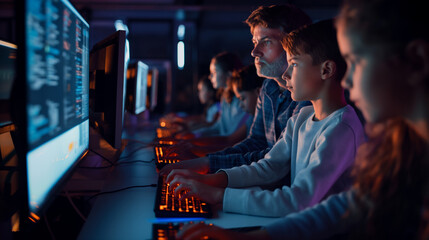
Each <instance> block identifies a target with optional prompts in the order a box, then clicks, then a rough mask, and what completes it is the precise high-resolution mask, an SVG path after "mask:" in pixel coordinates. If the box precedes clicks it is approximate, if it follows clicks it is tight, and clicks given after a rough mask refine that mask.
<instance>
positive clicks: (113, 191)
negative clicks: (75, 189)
mask: <svg viewBox="0 0 429 240" xmlns="http://www.w3.org/2000/svg"><path fill="white" fill-rule="evenodd" d="M156 186H157V184H149V185H138V186H130V187H125V188H121V189H117V190H112V191H106V192H99V193H97V194H94V195H92V196H91V197H89V198H88V200H87V201H90V200H91V199H93V198H95V197H98V196H100V195H103V194H109V193H116V192H120V191H124V190H127V189H131V188H145V187H156Z"/></svg>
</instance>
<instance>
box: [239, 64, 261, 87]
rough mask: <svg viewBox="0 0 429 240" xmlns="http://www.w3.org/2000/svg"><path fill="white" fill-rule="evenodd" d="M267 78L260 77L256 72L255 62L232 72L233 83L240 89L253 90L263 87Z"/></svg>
mask: <svg viewBox="0 0 429 240" xmlns="http://www.w3.org/2000/svg"><path fill="white" fill-rule="evenodd" d="M264 80H265V78H262V77H259V76H258V74H257V73H256V67H255V64H250V65H248V66H245V67H244V68H242V69H240V70H238V71H234V72H232V77H231V83H232V84H235V85H236V86H237V89H238V90H239V91H252V90H255V89H257V88H260V87H262V83H263V82H264Z"/></svg>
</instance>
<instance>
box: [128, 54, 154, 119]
mask: <svg viewBox="0 0 429 240" xmlns="http://www.w3.org/2000/svg"><path fill="white" fill-rule="evenodd" d="M148 71H149V66H148V65H146V64H144V63H143V62H141V61H137V62H136V63H134V64H130V66H128V70H127V101H126V103H127V110H128V111H129V112H131V113H132V114H135V115H137V114H140V113H142V112H143V111H144V110H146V98H147V96H146V95H147V77H148Z"/></svg>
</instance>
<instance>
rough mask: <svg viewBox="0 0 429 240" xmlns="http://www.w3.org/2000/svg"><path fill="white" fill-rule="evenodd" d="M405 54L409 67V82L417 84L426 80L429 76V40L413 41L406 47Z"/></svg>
mask: <svg viewBox="0 0 429 240" xmlns="http://www.w3.org/2000/svg"><path fill="white" fill-rule="evenodd" d="M405 56H406V61H407V62H408V67H409V74H408V77H407V81H408V83H409V84H411V85H417V84H420V83H421V82H422V81H425V79H427V78H428V77H429V42H428V41H425V40H423V39H417V40H414V41H411V42H410V43H408V45H407V46H406V48H405Z"/></svg>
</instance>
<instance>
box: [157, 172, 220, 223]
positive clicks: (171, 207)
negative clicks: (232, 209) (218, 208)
mask: <svg viewBox="0 0 429 240" xmlns="http://www.w3.org/2000/svg"><path fill="white" fill-rule="evenodd" d="M166 178H167V177H166V176H160V177H159V178H158V186H157V189H156V197H155V209H154V211H155V216H156V217H159V218H165V217H171V218H182V217H185V218H211V217H212V212H211V209H210V206H209V205H208V204H207V203H205V202H203V201H201V200H199V199H197V198H195V197H189V198H186V199H184V200H181V201H180V200H179V198H180V196H177V197H176V196H174V195H173V192H172V191H170V190H168V185H167V183H166V182H165V179H166Z"/></svg>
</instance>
